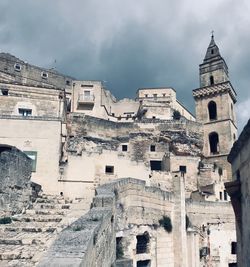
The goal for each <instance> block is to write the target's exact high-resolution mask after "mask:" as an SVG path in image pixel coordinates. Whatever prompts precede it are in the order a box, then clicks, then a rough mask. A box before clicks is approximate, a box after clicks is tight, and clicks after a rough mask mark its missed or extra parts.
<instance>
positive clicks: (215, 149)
mask: <svg viewBox="0 0 250 267" xmlns="http://www.w3.org/2000/svg"><path fill="white" fill-rule="evenodd" d="M209 145H210V152H211V154H218V153H219V151H220V148H219V135H218V134H217V133H216V132H212V133H210V134H209Z"/></svg>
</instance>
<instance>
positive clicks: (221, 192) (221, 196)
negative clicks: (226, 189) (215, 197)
mask: <svg viewBox="0 0 250 267" xmlns="http://www.w3.org/2000/svg"><path fill="white" fill-rule="evenodd" d="M220 200H222V192H220Z"/></svg>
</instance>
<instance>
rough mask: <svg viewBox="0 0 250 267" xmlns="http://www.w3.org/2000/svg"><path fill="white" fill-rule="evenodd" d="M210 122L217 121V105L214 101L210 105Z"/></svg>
mask: <svg viewBox="0 0 250 267" xmlns="http://www.w3.org/2000/svg"><path fill="white" fill-rule="evenodd" d="M208 114H209V120H217V105H216V103H215V102H214V101H210V102H209V103H208Z"/></svg>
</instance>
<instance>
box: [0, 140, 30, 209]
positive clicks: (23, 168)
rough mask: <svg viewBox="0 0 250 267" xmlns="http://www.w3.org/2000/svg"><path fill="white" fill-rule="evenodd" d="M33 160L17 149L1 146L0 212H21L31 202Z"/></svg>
mask: <svg viewBox="0 0 250 267" xmlns="http://www.w3.org/2000/svg"><path fill="white" fill-rule="evenodd" d="M30 178H31V160H30V159H29V158H28V157H27V156H26V155H25V154H24V153H22V152H21V151H20V150H18V149H16V148H15V147H10V146H4V145H0V211H4V212H10V213H18V212H21V211H22V209H23V208H24V207H26V205H27V204H28V202H29V200H30V194H31V189H30Z"/></svg>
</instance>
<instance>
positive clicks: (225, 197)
mask: <svg viewBox="0 0 250 267" xmlns="http://www.w3.org/2000/svg"><path fill="white" fill-rule="evenodd" d="M224 200H227V191H226V190H224Z"/></svg>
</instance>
